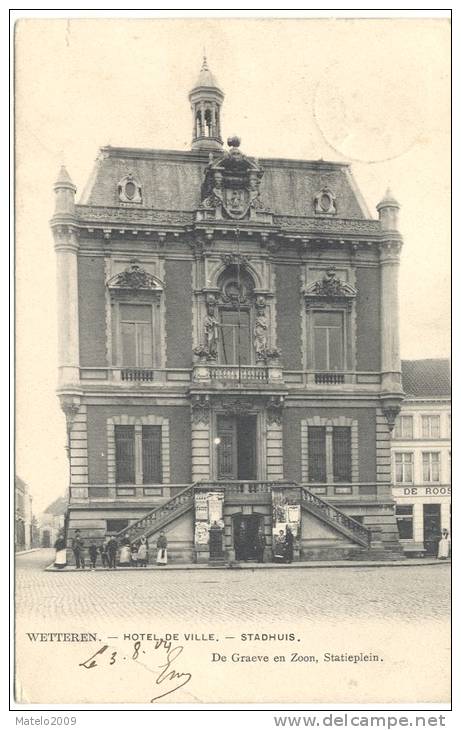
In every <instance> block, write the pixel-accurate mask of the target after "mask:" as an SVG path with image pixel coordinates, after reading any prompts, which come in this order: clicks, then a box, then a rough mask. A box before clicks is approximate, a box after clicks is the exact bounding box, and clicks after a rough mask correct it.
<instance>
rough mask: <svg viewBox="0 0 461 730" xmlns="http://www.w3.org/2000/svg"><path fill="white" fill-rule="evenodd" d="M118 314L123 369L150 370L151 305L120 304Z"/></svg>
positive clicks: (151, 358)
mask: <svg viewBox="0 0 461 730" xmlns="http://www.w3.org/2000/svg"><path fill="white" fill-rule="evenodd" d="M119 314H120V339H121V348H122V352H121V356H122V358H121V359H122V365H123V367H127V368H151V367H152V366H153V347H152V307H151V305H150V304H120V306H119Z"/></svg>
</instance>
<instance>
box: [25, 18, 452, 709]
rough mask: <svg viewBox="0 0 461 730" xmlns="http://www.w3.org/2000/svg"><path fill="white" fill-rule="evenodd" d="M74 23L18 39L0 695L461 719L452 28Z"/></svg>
mask: <svg viewBox="0 0 461 730" xmlns="http://www.w3.org/2000/svg"><path fill="white" fill-rule="evenodd" d="M332 12H333V11H332ZM87 16H88V17H74V16H71V14H69V17H68V18H62V17H61V18H50V17H40V15H37V14H36V15H35V16H34V17H23V18H21V19H19V20H17V22H16V25H15V115H16V116H15V124H16V127H15V140H16V173H15V175H16V178H15V179H16V304H17V320H16V327H17V340H16V341H17V474H16V479H15V550H16V596H15V607H16V614H15V700H16V703H18V704H19V705H21V706H22V705H23V706H24V707H25V708H27V706H28V705H34V704H47V705H54V704H56V705H66V704H69V705H84V704H85V705H94V704H98V705H104V704H127V705H130V704H145V705H146V706H149V707H151V706H152V705H155V706H163V705H165V706H170V707H172V706H175V705H177V706H181V705H183V704H185V703H189V704H196V705H197V706H200V705H203V704H207V703H213V704H216V705H219V704H220V703H244V704H245V703H251V704H254V705H255V706H257V705H258V704H259V703H288V704H291V705H293V704H295V703H311V704H326V705H331V704H333V703H336V704H344V705H351V706H353V705H354V704H355V705H357V704H367V703H368V704H388V705H392V704H405V703H406V704H412V703H426V704H428V705H430V704H431V703H433V704H437V705H448V703H449V702H450V664H451V647H450V582H451V532H452V530H451V402H450V392H451V391H450V362H449V357H450V295H449V285H448V282H449V276H450V268H449V267H450V229H449V220H450V169H449V159H450V158H449V155H450V24H449V20H448V19H447V18H440V17H438V18H436V17H433V18H431V17H424V18H418V17H413V18H411V17H410V18H391V17H388V18H385V17H381V18H377V17H368V18H361V19H360V18H353V17H349V18H344V17H343V18H339V17H338V18H335V17H330V18H328V17H318V18H291V19H290V18H275V17H272V18H267V17H260V18H233V17H229V18H217V17H209V18H204V17H202V18H178V17H176V18H159V17H156V18H149V17H145V18H140V17H137V16H136V15H135V14H134V15H133V17H119V18H111V17H99V18H97V17H91V12H88V13H87ZM429 60H430V62H429Z"/></svg>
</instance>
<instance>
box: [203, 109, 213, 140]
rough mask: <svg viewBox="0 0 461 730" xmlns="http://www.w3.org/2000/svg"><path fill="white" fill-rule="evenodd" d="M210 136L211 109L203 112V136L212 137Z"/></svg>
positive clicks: (211, 127) (211, 129)
mask: <svg viewBox="0 0 461 730" xmlns="http://www.w3.org/2000/svg"><path fill="white" fill-rule="evenodd" d="M212 135H213V125H212V118H211V109H207V110H206V111H205V136H206V137H212Z"/></svg>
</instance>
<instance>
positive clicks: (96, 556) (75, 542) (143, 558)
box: [54, 530, 168, 570]
mask: <svg viewBox="0 0 461 730" xmlns="http://www.w3.org/2000/svg"><path fill="white" fill-rule="evenodd" d="M54 547H55V550H56V555H55V561H54V565H55V567H56V568H59V569H62V568H65V567H66V565H67V549H66V541H65V538H64V535H62V534H61V535H59V537H58V539H57V540H56V542H55V544H54ZM71 547H72V553H73V556H74V560H75V567H76V569H77V570H84V569H85V566H86V564H87V561H86V558H87V557H88V565H89V567H90V569H91V570H95V569H96V567H97V565H98V563H100V565H101V567H102V568H109V569H113V570H115V568H117V567H118V566H120V567H124V568H125V567H129V566H131V567H138V566H139V567H141V568H145V567H146V566H147V563H148V559H149V544H148V541H147V538H146V537H145V536H144V535H143V536H142V537H140V538H139V539H136V540H134V541H131V540H130V538H129V537H128V536H125V537H124V538H123V539H122V541H121V543H120V545H119V543H118V541H117V539H116V538H115V537H114V536H108V537H107V538H106V539H105V540H104V542H103V543H102V544H98V543H97V542H96V541H95V540H94V539H91V540H90V541H89V544H88V548H86V545H85V543H84V540H83V538H82V536H81V533H80V530H75V533H74V536H73V538H72V542H71ZM167 548H168V543H167V538H166V535H165V533H164V532H161V533H160V535H159V537H158V540H157V560H156V562H157V565H166V564H167V562H168V550H167Z"/></svg>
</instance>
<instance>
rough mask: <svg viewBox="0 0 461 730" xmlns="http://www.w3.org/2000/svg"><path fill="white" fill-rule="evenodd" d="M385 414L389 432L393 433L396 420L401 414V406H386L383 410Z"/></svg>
mask: <svg viewBox="0 0 461 730" xmlns="http://www.w3.org/2000/svg"><path fill="white" fill-rule="evenodd" d="M383 413H384V415H385V417H386V421H387V424H388V426H389V430H390V431H392V429H393V428H394V426H395V419H396V418H397V416H398V415H399V413H400V406H386V407H385V408H383Z"/></svg>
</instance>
